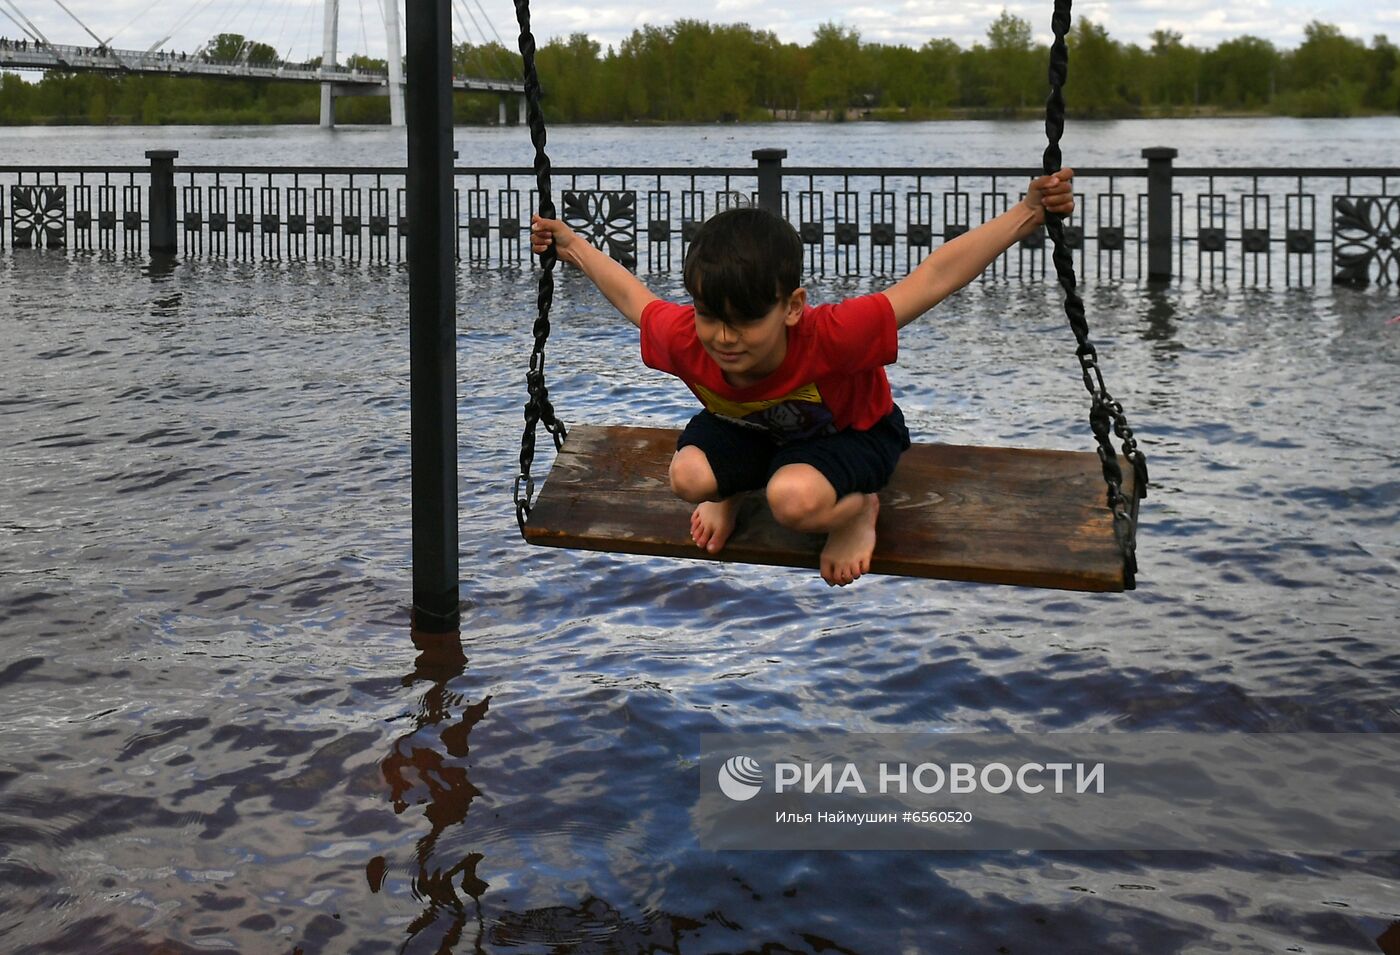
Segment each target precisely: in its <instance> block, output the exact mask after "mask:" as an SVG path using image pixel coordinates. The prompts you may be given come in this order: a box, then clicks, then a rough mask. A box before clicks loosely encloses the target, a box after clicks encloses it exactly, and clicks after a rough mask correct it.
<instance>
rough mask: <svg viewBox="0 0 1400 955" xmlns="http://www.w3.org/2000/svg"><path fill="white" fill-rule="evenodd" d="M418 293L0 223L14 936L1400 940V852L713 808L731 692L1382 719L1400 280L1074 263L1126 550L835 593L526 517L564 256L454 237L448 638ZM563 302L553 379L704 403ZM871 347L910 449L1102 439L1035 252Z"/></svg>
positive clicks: (607, 328) (788, 575)
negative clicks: (438, 626)
mask: <svg viewBox="0 0 1400 955" xmlns="http://www.w3.org/2000/svg"><path fill="white" fill-rule="evenodd" d="M764 132H766V130H764ZM560 135H561V136H563V135H565V134H563V133H561V134H560ZM756 145H764V143H758V144H756ZM1145 145H1151V143H1146V144H1145ZM79 161H83V160H79ZM110 161H114V162H116V161H127V160H125V159H111V160H110ZM367 161H368V160H367ZM652 281H653V282H654V283H655V285H656V288H657V291H658V292H659V293H661V294H665V295H679V294H681V292H680V289H679V287H678V280H677V278H676V277H674V276H656V277H652ZM870 287H872V286H871V284H870V281H869V280H865V281H862V282H859V283H843V282H841V281H837V280H827V281H824V282H820V283H816V284H814V285H813V286H812V287H811V291H812V296H813V298H815V299H816V300H819V301H820V300H828V299H830V298H833V297H836V296H840V295H846V294H850V293H852V292H854V291H863V290H866V289H868V288H870ZM407 294H408V292H407V273H406V271H404V270H403V269H402V268H400V267H398V266H381V265H369V264H361V263H355V262H323V263H313V264H289V263H281V264H279V263H252V262H229V261H204V260H196V261H190V262H181V263H178V264H176V265H175V266H174V267H173V268H171V267H162V266H159V265H153V264H152V263H151V262H149V261H147V260H145V259H141V258H121V257H111V256H105V257H104V256H102V255H79V254H76V253H73V254H68V255H64V254H54V253H50V252H14V251H6V252H5V253H4V254H3V255H0V302H3V303H4V306H3V308H0V341H3V342H4V345H5V350H4V356H3V358H0V369H3V370H2V371H0V438H3V447H4V455H3V459H0V541H3V545H2V546H0V951H5V952H25V953H28V952H63V953H70V952H82V953H89V952H91V953H114V955H115V953H131V952H150V953H154V952H160V953H183V952H196V951H198V952H205V951H211V950H212V951H219V950H229V951H241V952H293V951H297V950H299V951H301V952H303V953H308V955H309V953H315V952H326V953H372V952H385V951H406V952H439V951H453V952H491V953H496V952H501V953H504V952H523V953H564V952H570V953H614V952H616V953H641V952H684V953H720V952H765V953H788V952H801V953H831V952H859V953H877V955H879V953H925V952H928V953H940V952H988V953H995V952H1008V953H1039V952H1098V953H1102V952H1125V953H1126V952H1133V953H1136V952H1145V953H1156V952H1164V953H1165V952H1172V953H1175V952H1258V953H1264V952H1269V953H1273V952H1306V953H1338V952H1370V953H1375V952H1377V951H1380V952H1383V953H1386V955H1390V953H1392V952H1394V951H1396V950H1397V949H1396V948H1395V945H1396V942H1395V941H1394V940H1395V938H1396V937H1397V935H1400V928H1397V927H1396V926H1397V924H1400V853H1396V852H1389V851H1385V852H1382V851H1369V852H1368V851H1357V852H1354V853H1348V854H1343V855H1329V856H1319V855H1309V854H1299V853H1281V852H1257V853H1231V854H1225V853H1215V852H1210V851H1206V847H1203V849H1202V851H1199V852H1182V851H1176V852H1060V853H1046V852H980V853H979V852H960V853H933V852H761V853H760V852H714V851H707V850H705V849H703V848H701V847H700V846H699V845H698V844H697V840H696V837H695V835H694V833H693V832H692V830H691V825H690V811H691V808H692V807H693V805H694V804H695V801H696V798H697V796H698V792H699V787H700V779H699V773H698V770H697V768H696V765H695V761H696V759H697V757H698V755H699V738H700V734H701V733H702V732H710V731H738V732H776V731H789V730H799V729H803V730H828V731H831V732H840V731H848V732H895V731H899V732H926V731H927V732H935V731H936V732H980V731H993V730H996V731H1015V732H1026V733H1032V732H1048V731H1078V732H1115V733H1127V732H1161V731H1177V732H1187V731H1190V732H1232V733H1237V732H1249V733H1256V732H1269V733H1280V732H1295V731H1313V732H1371V733H1393V732H1400V662H1398V661H1397V653H1396V651H1397V647H1400V637H1397V635H1396V630H1397V628H1396V619H1397V617H1400V535H1397V533H1396V527H1397V521H1400V451H1398V450H1397V445H1400V441H1398V440H1397V439H1400V426H1397V417H1396V406H1395V396H1396V394H1397V386H1400V323H1395V322H1392V321H1391V319H1392V318H1394V317H1395V316H1397V314H1400V297H1397V295H1396V294H1395V290H1394V289H1393V288H1388V289H1386V288H1382V289H1373V290H1368V291H1360V292H1356V291H1349V290H1342V289H1338V290H1332V289H1329V288H1326V287H1324V288H1321V289H1319V290H1308V291H1297V290H1294V291H1284V290H1277V291H1266V290H1241V289H1238V288H1214V289H1212V288H1200V287H1195V286H1186V287H1178V288H1174V289H1170V290H1167V291H1148V290H1146V289H1144V288H1140V287H1138V286H1136V285H1132V284H1128V285H1121V286H1105V287H1100V288H1091V289H1088V290H1087V292H1086V299H1087V307H1088V314H1089V319H1090V323H1091V328H1092V329H1093V332H1094V339H1095V341H1096V343H1098V345H1099V348H1100V353H1101V356H1102V363H1103V366H1104V370H1105V374H1106V377H1107V379H1108V382H1109V384H1110V386H1111V387H1112V389H1113V391H1114V393H1115V395H1116V396H1117V397H1119V398H1120V399H1121V400H1122V401H1123V403H1124V404H1125V406H1126V408H1127V411H1128V414H1129V418H1130V420H1131V422H1132V424H1133V426H1134V428H1135V430H1136V431H1137V433H1138V434H1139V436H1140V438H1141V439H1142V443H1143V446H1144V448H1145V450H1146V452H1147V454H1148V456H1149V460H1150V463H1151V467H1152V477H1153V480H1154V487H1153V491H1152V495H1151V496H1150V497H1149V498H1148V499H1147V500H1146V501H1145V502H1144V503H1143V510H1142V530H1141V533H1140V539H1139V545H1138V546H1139V561H1140V565H1141V570H1140V574H1139V578H1138V589H1137V590H1135V591H1133V592H1130V593H1127V594H1121V595H1081V594H1070V593H1061V592H1049V591H1027V590H1019V589H1012V588H1001V587H988V586H977V585H967V584H956V583H946V582H936V581H922V580H907V579H896V578H876V577H870V578H866V579H863V580H861V581H859V582H857V583H856V584H855V585H853V586H852V587H849V588H846V589H844V590H832V589H829V588H827V587H826V586H825V585H824V584H823V583H822V582H821V581H820V579H819V578H817V577H816V575H815V574H814V573H812V572H809V571H797V570H782V569H771V568H755V567H745V566H730V565H717V564H711V563H704V562H692V561H678V560H672V561H666V560H659V559H649V558H636V557H618V556H608V555H600V554H586V553H577V552H565V551H557V550H549V549H536V548H531V547H529V546H527V545H525V544H523V543H522V542H521V541H520V539H519V535H518V531H517V528H516V526H515V519H514V513H513V509H512V505H511V500H510V496H511V485H512V481H513V478H514V475H515V473H516V469H517V466H518V460H517V459H518V451H519V439H520V433H519V432H520V406H521V404H522V403H523V401H524V382H523V376H524V369H525V367H526V363H527V357H528V350H529V342H528V331H529V325H530V321H531V319H532V317H533V315H532V312H531V310H532V307H533V300H534V276H533V275H532V274H531V273H529V272H521V271H509V270H502V271H491V272H473V271H470V270H466V269H464V270H463V271H462V272H461V273H459V310H458V312H459V319H458V331H459V337H458V369H459V385H458V392H459V415H460V432H459V434H460V438H459V440H460V454H459V462H458V467H459V474H460V489H459V493H460V500H461V510H462V514H461V526H460V534H461V571H462V580H461V590H462V594H463V597H464V600H465V606H464V610H463V622H462V634H461V651H462V655H463V656H462V657H458V656H456V655H455V654H454V653H453V652H451V651H452V648H451V647H450V645H449V646H447V647H443V646H442V645H425V646H424V647H415V646H414V644H413V641H412V639H411V635H410V631H409V628H408V618H407V610H406V605H407V602H408V597H409V579H410V577H409V546H410V540H409V470H408V462H409V458H408V333H407V323H406V310H407ZM555 319H556V320H555V333H554V338H553V339H552V341H553V342H554V344H553V346H552V348H551V355H552V362H551V379H550V380H551V390H552V393H553V396H554V398H555V402H556V405H557V407H558V409H559V411H560V414H561V416H562V417H564V418H565V419H566V420H568V421H587V422H591V423H606V422H617V423H627V424H637V425H668V426H674V425H676V424H678V423H679V422H681V421H683V420H684V417H685V416H686V415H687V414H688V413H689V411H690V406H691V402H692V400H693V399H691V398H690V397H689V395H688V393H687V392H686V391H685V390H684V389H683V388H682V387H681V386H680V385H679V384H678V383H675V382H673V381H671V380H668V379H664V378H661V377H659V376H657V375H656V374H655V373H654V372H650V371H649V370H647V369H646V368H644V367H643V366H642V365H641V362H640V359H639V358H638V356H637V350H636V339H635V331H634V330H633V329H632V328H631V327H630V326H629V325H627V324H626V323H625V322H623V321H622V320H621V319H618V318H616V317H614V316H613V315H612V314H611V312H610V310H609V308H608V307H607V306H606V304H605V303H604V302H603V301H602V299H601V298H600V297H599V296H598V295H597V294H596V292H594V291H593V290H592V288H591V286H589V285H587V283H586V282H585V281H582V280H580V279H579V278H578V277H577V276H572V277H568V276H566V277H565V278H564V279H563V280H562V281H561V288H560V291H559V294H558V296H557V300H556V309H555ZM890 377H891V381H892V383H893V386H894V389H895V392H896V399H897V400H898V401H899V402H900V404H901V406H902V407H903V408H904V410H905V413H906V416H907V418H908V421H909V424H910V427H911V430H912V431H913V432H914V434H915V437H916V439H921V440H926V441H948V442H953V443H974V444H1011V445H1019V446H1030V447H1060V448H1071V449H1079V450H1087V449H1089V448H1091V447H1092V440H1091V436H1090V434H1089V430H1088V426H1087V424H1086V423H1085V412H1086V407H1087V396H1086V395H1085V393H1084V390H1083V386H1082V383H1081V382H1080V379H1079V372H1078V368H1077V363H1076V361H1075V359H1074V354H1073V340H1072V337H1071V335H1070V332H1069V330H1068V329H1067V328H1066V327H1065V321H1064V317H1063V314H1062V312H1061V311H1060V306H1059V303H1058V301H1057V299H1056V296H1055V295H1054V294H1053V290H1052V289H1049V288H1047V287H1044V286H1039V285H1033V284H1021V283H1002V282H992V283H986V284H977V285H974V286H972V287H970V288H969V289H967V290H966V291H964V292H963V293H961V294H959V295H958V296H956V297H955V298H953V299H951V300H949V301H948V302H946V303H944V304H943V305H942V306H940V307H939V309H937V310H936V311H935V312H934V313H932V314H931V315H929V316H927V317H926V318H924V319H922V320H920V321H919V322H917V323H915V324H914V325H911V326H909V327H908V328H907V329H905V330H904V332H902V333H901V351H900V360H899V364H898V365H896V366H894V367H893V368H891V369H890ZM542 457H545V458H547V455H545V454H543V453H542ZM1387 946H1389V947H1387Z"/></svg>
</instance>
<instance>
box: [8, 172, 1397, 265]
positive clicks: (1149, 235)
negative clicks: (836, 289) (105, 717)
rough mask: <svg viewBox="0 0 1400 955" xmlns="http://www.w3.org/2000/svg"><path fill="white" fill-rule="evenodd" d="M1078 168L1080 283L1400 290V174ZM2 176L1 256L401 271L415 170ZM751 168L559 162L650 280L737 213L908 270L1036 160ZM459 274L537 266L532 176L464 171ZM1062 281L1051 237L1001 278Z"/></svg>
mask: <svg viewBox="0 0 1400 955" xmlns="http://www.w3.org/2000/svg"><path fill="white" fill-rule="evenodd" d="M1174 156H1175V150H1171V149H1160V148H1159V149H1152V150H1144V158H1146V160H1147V161H1146V163H1145V164H1144V165H1142V166H1127V167H1112V168H1110V167H1103V168H1084V169H1078V170H1077V171H1076V175H1075V189H1076V193H1077V198H1078V206H1077V209H1076V211H1075V213H1074V215H1073V216H1072V217H1070V218H1069V220H1068V221H1067V223H1066V229H1065V236H1066V240H1067V242H1068V244H1069V246H1070V248H1071V250H1072V252H1073V255H1074V262H1075V267H1076V270H1077V273H1078V275H1079V276H1080V277H1081V279H1083V280H1084V281H1094V282H1118V281H1127V282H1145V281H1153V280H1176V281H1186V282H1194V283H1199V284H1201V285H1221V284H1231V285H1252V286H1272V285H1276V284H1282V285H1286V286H1312V285H1316V284H1319V283H1323V284H1332V283H1339V284H1348V285H1383V286H1388V287H1392V288H1400V194H1397V189H1396V186H1397V183H1400V167H1393V168H1348V167H1327V168H1322V167H1312V168H1291V169H1285V168H1271V167H1258V168H1204V167H1176V166H1174V164H1173V161H1172V160H1173V158H1174ZM148 157H149V159H150V162H149V165H123V166H115V165H114V166H42V167H20V166H0V251H3V253H4V254H6V255H8V256H10V257H11V258H13V259H15V260H16V261H20V259H21V257H22V255H23V254H25V252H26V250H35V249H48V250H58V249H62V250H65V251H66V252H67V253H68V254H73V253H104V254H113V255H118V254H119V255H136V256H145V255H149V254H153V253H162V252H173V253H174V254H176V255H179V256H185V257H229V258H239V259H260V260H270V261H280V260H291V259H299V260H316V259H338V260H347V261H351V262H402V261H404V260H405V259H406V257H407V238H408V234H409V230H410V229H411V227H412V223H411V222H410V221H409V218H408V213H407V196H406V188H407V187H406V170H405V169H403V168H402V167H350V166H326V167H314V166H210V165H178V164H176V163H175V161H174V160H175V158H176V154H175V153H173V152H152V153H150V154H148ZM755 157H756V159H757V162H756V164H755V165H752V166H740V167H684V166H678V167H666V168H657V167H621V166H610V167H576V168H556V169H555V170H554V176H553V183H554V189H555V193H556V196H555V199H556V203H557V207H558V209H559V210H560V213H561V214H562V215H563V217H564V218H565V219H566V220H567V221H568V222H569V223H570V224H571V225H572V226H573V227H574V228H575V229H576V230H577V231H578V232H579V233H580V234H581V235H584V236H586V237H587V238H588V239H589V241H591V242H592V243H593V244H594V245H596V246H598V247H600V248H603V249H605V250H606V251H607V252H608V253H609V254H610V255H612V256H613V257H614V258H615V259H617V260H619V261H621V262H623V263H625V264H626V265H628V266H629V267H630V268H633V269H636V270H637V271H639V272H642V273H662V272H668V271H673V270H678V269H679V268H680V264H681V262H682V261H683V259H684V255H685V251H686V249H687V247H688V246H689V244H690V242H691V240H692V239H693V238H694V235H695V231H696V230H697V229H698V228H699V226H700V224H701V223H702V222H703V221H704V220H705V218H707V217H708V216H710V215H713V214H715V213H716V212H719V211H722V210H724V209H727V208H729V207H731V206H733V205H736V204H762V203H767V204H770V205H772V206H775V207H777V208H780V209H781V211H782V213H783V215H784V216H785V217H786V218H787V219H788V221H789V222H791V223H792V224H793V226H794V228H795V229H796V230H797V232H798V234H799V235H800V237H801V239H802V243H803V247H804V250H805V266H806V271H807V273H808V274H809V275H811V276H887V277H888V276H898V275H903V274H905V273H907V272H908V271H909V270H910V269H911V268H913V267H914V266H915V265H917V264H918V263H919V262H920V261H921V260H922V259H923V258H924V257H925V256H927V255H929V254H930V253H931V252H933V251H934V250H935V249H937V248H938V247H939V246H941V245H943V244H944V243H946V242H949V241H951V240H952V239H955V238H956V237H958V236H959V235H962V234H963V233H965V232H967V231H969V230H970V229H973V228H976V227H977V226H978V225H980V224H982V223H983V222H986V221H988V220H989V219H991V218H994V217H995V216H997V215H999V214H1001V213H1002V212H1005V211H1006V210H1007V209H1009V208H1010V207H1011V206H1012V205H1014V204H1015V203H1016V202H1019V201H1020V199H1021V196H1022V195H1023V193H1024V189H1025V186H1026V184H1027V182H1028V181H1029V180H1030V179H1031V178H1032V177H1034V176H1035V175H1037V174H1038V170H1036V169H1033V168H1029V167H927V168H880V167H871V168H834V167H803V166H789V167H784V166H783V165H782V162H781V154H780V153H777V152H776V151H772V150H761V151H758V152H756V153H755ZM454 183H455V220H456V230H455V243H456V254H457V258H458V260H459V262H460V263H461V267H462V268H522V269H524V268H531V267H534V260H533V258H532V256H531V255H530V254H529V231H528V230H529V216H530V212H531V210H533V209H535V208H536V205H537V198H538V197H537V195H536V191H535V180H534V175H533V173H532V172H531V171H530V170H529V169H526V168H523V167H521V168H509V167H487V168H473V167H458V168H456V169H455V170H454ZM986 276H987V278H989V279H998V278H1006V279H1017V280H1024V279H1033V280H1041V279H1045V278H1047V277H1050V278H1052V279H1053V276H1054V269H1053V266H1052V265H1051V263H1050V248H1049V243H1048V240H1047V239H1046V236H1045V232H1044V229H1043V228H1042V229H1038V230H1037V231H1036V232H1034V233H1032V234H1031V235H1029V236H1027V237H1026V238H1024V239H1023V240H1021V241H1020V242H1018V243H1016V244H1015V245H1013V246H1012V247H1011V248H1010V249H1008V250H1007V252H1006V253H1005V254H1003V255H1002V256H1000V257H999V258H998V259H997V260H996V261H995V262H994V263H992V265H991V267H990V268H989V269H988V270H987V273H986Z"/></svg>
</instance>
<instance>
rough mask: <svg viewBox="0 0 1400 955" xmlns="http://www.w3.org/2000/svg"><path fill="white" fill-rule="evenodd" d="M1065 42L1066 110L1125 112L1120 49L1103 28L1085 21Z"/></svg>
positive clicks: (1098, 112)
mask: <svg viewBox="0 0 1400 955" xmlns="http://www.w3.org/2000/svg"><path fill="white" fill-rule="evenodd" d="M1068 43H1069V48H1070V70H1069V80H1068V81H1067V83H1066V91H1065V97H1066V100H1067V101H1068V102H1069V104H1070V108H1071V109H1073V110H1074V111H1075V112H1080V113H1085V114H1088V115H1091V116H1093V115H1099V116H1113V115H1119V114H1122V113H1123V112H1125V111H1126V108H1127V106H1128V100H1127V97H1126V96H1125V95H1124V93H1125V90H1124V83H1123V80H1124V51H1123V48H1122V47H1121V46H1120V45H1119V44H1118V42H1117V41H1115V40H1114V39H1113V38H1112V37H1110V36H1109V35H1108V30H1107V29H1105V28H1104V27H1101V26H1099V25H1098V24H1097V23H1094V22H1093V21H1092V20H1088V19H1081V20H1080V21H1079V22H1078V24H1076V26H1075V27H1074V30H1073V35H1072V36H1071V38H1070V39H1069V40H1068ZM1071 84H1072V85H1071Z"/></svg>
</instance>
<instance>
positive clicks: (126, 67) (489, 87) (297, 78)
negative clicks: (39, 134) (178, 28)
mask: <svg viewBox="0 0 1400 955" xmlns="http://www.w3.org/2000/svg"><path fill="white" fill-rule="evenodd" d="M0 68H3V69H11V70H69V71H73V72H84V73H150V74H157V75H160V76H199V77H208V78H210V79H249V80H282V81H287V82H293V83H335V84H336V85H338V86H361V87H366V86H369V87H372V86H384V87H387V86H388V85H389V76H388V74H387V73H378V72H371V71H366V70H351V69H338V68H331V69H325V70H323V69H320V68H319V67H303V66H298V65H278V66H259V65H257V64H252V63H211V62H208V61H205V60H198V59H195V58H193V57H188V56H186V55H185V54H178V53H169V52H162V51H157V52H154V53H146V52H144V51H141V50H107V51H105V52H101V53H99V52H98V51H97V50H96V48H94V47H81V46H65V45H63V44H53V45H51V46H39V45H37V44H34V43H29V44H28V45H27V46H26V47H25V48H24V49H19V48H17V47H15V46H14V45H13V41H12V42H11V45H9V46H7V47H0ZM452 86H453V88H454V89H459V90H467V91H471V92H483V93H484V92H495V93H522V94H523V93H524V92H525V84H523V83H517V82H513V81H509V80H495V79H483V78H480V77H468V76H454V77H453V78H452Z"/></svg>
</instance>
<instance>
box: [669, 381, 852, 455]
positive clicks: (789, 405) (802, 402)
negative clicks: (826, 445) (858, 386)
mask: <svg viewBox="0 0 1400 955" xmlns="http://www.w3.org/2000/svg"><path fill="white" fill-rule="evenodd" d="M692 389H693V390H694V392H695V394H696V396H697V397H698V398H699V399H700V401H701V402H703V403H704V405H705V408H706V409H707V410H708V411H710V412H711V413H713V414H716V415H719V416H720V417H721V418H724V419H726V420H729V421H732V422H734V423H735V424H738V425H743V426H744V427H746V428H762V429H763V430H765V431H767V432H768V433H769V434H770V435H772V436H773V438H774V439H775V440H777V441H778V442H779V443H786V442H788V441H797V440H801V439H805V438H812V437H816V436H817V435H823V434H835V433H836V425H835V423H834V420H833V417H832V414H831V409H830V408H828V407H827V406H826V403H825V402H824V401H822V396H821V392H819V391H818V390H817V385H816V382H812V383H810V384H806V385H803V386H802V387H801V388H798V389H796V390H794V391H790V392H788V393H787V394H785V395H783V396H782V397H780V398H765V399H763V400H761V401H731V400H730V399H728V398H724V397H721V396H720V395H717V394H715V393H714V392H713V391H711V390H710V389H708V388H706V387H705V386H704V385H699V384H697V385H692Z"/></svg>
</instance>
